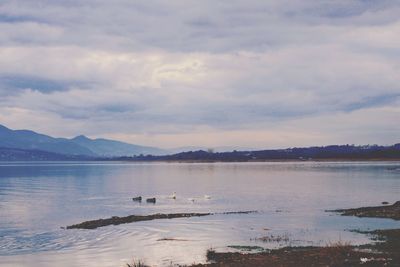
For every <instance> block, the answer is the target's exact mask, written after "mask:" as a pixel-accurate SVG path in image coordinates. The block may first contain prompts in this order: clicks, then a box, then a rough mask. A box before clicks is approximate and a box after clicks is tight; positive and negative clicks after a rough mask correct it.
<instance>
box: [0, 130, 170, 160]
mask: <svg viewBox="0 0 400 267" xmlns="http://www.w3.org/2000/svg"><path fill="white" fill-rule="evenodd" d="M0 148H2V149H3V154H4V155H10V153H11V151H14V152H15V151H19V154H20V153H21V152H22V151H24V150H25V151H31V152H29V153H28V152H26V153H27V154H29V155H30V154H32V153H33V152H32V151H36V153H37V152H38V151H40V152H49V153H54V154H57V155H68V156H83V157H92V158H95V157H117V156H134V155H140V154H144V155H146V154H152V155H163V154H168V151H166V150H163V149H160V148H156V147H148V146H140V145H134V144H129V143H124V142H120V141H114V140H108V139H102V138H99V139H90V138H88V137H86V136H84V135H79V136H77V137H74V138H71V139H68V138H54V137H51V136H49V135H45V134H40V133H36V132H34V131H30V130H11V129H9V128H7V127H5V126H3V125H0ZM4 149H6V150H4ZM7 149H8V150H7ZM10 149H14V150H10ZM14 152H13V153H14ZM26 153H25V154H26ZM44 155H50V156H51V155H52V154H46V153H44ZM5 157H6V156H5Z"/></svg>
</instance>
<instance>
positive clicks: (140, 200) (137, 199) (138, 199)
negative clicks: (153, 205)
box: [132, 196, 142, 202]
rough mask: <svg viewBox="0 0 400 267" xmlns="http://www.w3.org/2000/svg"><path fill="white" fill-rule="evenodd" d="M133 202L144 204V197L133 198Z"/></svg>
mask: <svg viewBox="0 0 400 267" xmlns="http://www.w3.org/2000/svg"><path fill="white" fill-rule="evenodd" d="M132 201H137V202H142V197H141V196H140V197H133V198H132Z"/></svg>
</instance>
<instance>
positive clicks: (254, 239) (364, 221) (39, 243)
mask: <svg viewBox="0 0 400 267" xmlns="http://www.w3.org/2000/svg"><path fill="white" fill-rule="evenodd" d="M173 192H176V195H177V198H176V200H174V199H171V198H169V196H170V195H171V194H172V193H173ZM205 195H208V196H209V197H210V198H206V197H204V196H205ZM135 196H143V197H144V198H146V197H156V198H157V203H156V204H147V203H145V202H144V203H143V202H142V203H135V202H133V201H132V200H131V198H132V197H135ZM397 200H400V163H399V162H285V163H193V164H192V163H187V164H186V163H124V162H40V163H32V162H17V163H15V162H14V163H4V162H3V163H0V266H2V267H6V266H7V267H9V266H10V267H11V266H12V267H18V266H41V267H50V266H51V267H53V266H58V267H60V266H61V267H62V266H68V267H74V266H85V267H87V266H89V267H90V266H96V267H101V266H105V267H108V266H110V267H111V266H113V267H118V266H124V265H125V266H126V263H130V262H132V261H134V260H136V261H137V260H141V261H142V262H145V263H147V264H149V265H154V266H169V265H174V264H191V263H195V262H196V263H201V262H205V261H206V258H205V253H206V250H207V249H210V248H213V249H215V250H217V251H237V250H236V249H235V248H229V247H228V246H259V247H263V248H277V247H282V246H288V245H322V246H325V245H329V244H332V243H335V242H338V241H340V242H351V244H354V245H356V244H363V243H367V242H370V240H369V239H368V237H367V236H365V235H362V234H358V233H355V232H351V231H349V230H351V229H359V230H372V229H383V228H399V227H400V222H398V221H394V220H390V219H376V218H356V217H345V216H339V215H337V214H336V213H331V212H326V211H325V210H329V209H337V208H350V207H361V206H370V205H380V203H381V202H382V201H388V202H389V203H393V202H395V201H397ZM248 210H255V211H257V213H251V214H221V213H223V212H229V211H248ZM177 212H212V213H217V214H215V215H211V216H206V217H193V218H179V219H170V220H153V221H146V222H137V223H130V224H122V225H117V226H114V225H111V226H106V227H102V228H97V229H94V230H65V229H62V227H65V226H67V225H71V224H75V223H80V222H82V221H85V220H91V219H99V218H108V217H111V216H126V215H131V214H137V215H139V214H140V215H147V214H154V213H177ZM218 213H219V214H218ZM265 236H267V237H270V241H269V242H264V241H262V240H260V239H259V238H262V237H265ZM276 237H281V238H278V239H281V240H279V242H278V240H275V239H277V238H276ZM163 239H164V240H163ZM165 239H167V240H165ZM171 239H175V240H171Z"/></svg>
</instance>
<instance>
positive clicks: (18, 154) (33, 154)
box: [0, 147, 93, 161]
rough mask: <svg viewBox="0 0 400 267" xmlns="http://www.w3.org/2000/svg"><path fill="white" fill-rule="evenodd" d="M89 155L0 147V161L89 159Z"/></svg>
mask: <svg viewBox="0 0 400 267" xmlns="http://www.w3.org/2000/svg"><path fill="white" fill-rule="evenodd" d="M90 159H93V158H91V157H85V156H74V155H63V154H57V153H53V152H48V151H41V150H25V149H18V148H4V147H0V161H56V160H57V161H58V160H90Z"/></svg>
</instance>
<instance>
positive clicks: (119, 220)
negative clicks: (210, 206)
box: [67, 213, 212, 229]
mask: <svg viewBox="0 0 400 267" xmlns="http://www.w3.org/2000/svg"><path fill="white" fill-rule="evenodd" d="M211 214H212V213H172V214H161V213H157V214H152V215H129V216H125V217H118V216H113V217H111V218H107V219H98V220H91V221H85V222H82V223H78V224H74V225H70V226H67V229H96V228H98V227H103V226H108V225H118V224H124V223H132V222H141V221H151V220H156V219H175V218H188V217H200V216H208V215H211Z"/></svg>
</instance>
